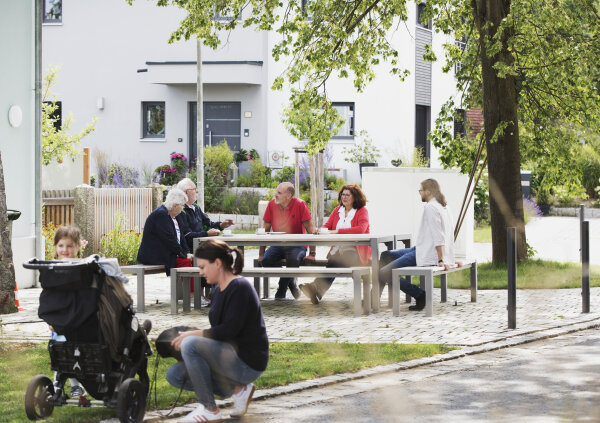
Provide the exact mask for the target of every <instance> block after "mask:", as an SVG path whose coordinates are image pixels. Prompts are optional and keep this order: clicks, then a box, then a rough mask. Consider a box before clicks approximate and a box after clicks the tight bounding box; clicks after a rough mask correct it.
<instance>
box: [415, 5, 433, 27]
mask: <svg viewBox="0 0 600 423" xmlns="http://www.w3.org/2000/svg"><path fill="white" fill-rule="evenodd" d="M424 14H425V3H419V4H418V5H417V26H420V27H421V28H427V29H431V19H430V20H429V21H428V22H427V24H423V21H422V20H421V18H422V17H423V15H424Z"/></svg>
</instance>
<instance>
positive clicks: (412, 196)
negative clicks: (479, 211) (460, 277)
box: [363, 167, 473, 258]
mask: <svg viewBox="0 0 600 423" xmlns="http://www.w3.org/2000/svg"><path fill="white" fill-rule="evenodd" d="M428 178H434V179H436V180H437V181H438V183H439V184H440V187H441V190H442V193H443V194H444V196H445V197H446V201H447V202H448V206H449V207H450V211H451V213H452V216H453V221H454V224H456V221H457V220H458V215H459V212H460V209H461V205H462V201H463V198H464V195H465V190H466V188H467V183H468V180H469V178H468V176H467V175H461V174H459V173H458V171H457V170H443V169H425V168H387V169H382V168H374V167H371V168H366V169H364V170H363V191H364V192H365V195H366V197H367V200H368V203H367V208H368V210H369V221H370V224H371V232H372V233H375V234H401V233H410V234H412V239H413V245H414V241H415V240H416V239H417V234H418V230H419V225H420V224H421V217H422V215H423V203H422V202H421V197H420V196H419V193H418V190H419V188H420V183H421V181H423V180H425V179H428ZM455 253H456V256H457V257H461V258H464V257H467V258H471V257H472V255H473V202H471V204H470V206H469V208H468V209H467V215H466V217H465V219H464V221H463V224H462V227H461V230H460V233H459V235H458V238H457V239H456V242H455Z"/></svg>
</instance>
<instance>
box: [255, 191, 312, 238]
mask: <svg viewBox="0 0 600 423" xmlns="http://www.w3.org/2000/svg"><path fill="white" fill-rule="evenodd" d="M310 219H311V216H310V211H309V210H308V206H307V205H306V203H305V202H304V201H302V200H300V199H299V198H297V197H292V201H290V204H288V206H287V207H286V208H285V209H284V208H282V207H281V206H280V205H279V204H275V200H274V199H273V200H271V201H269V204H267V209H266V210H265V215H264V216H263V220H264V221H265V222H267V223H270V224H271V229H272V230H273V231H274V232H285V233H288V234H302V233H304V232H305V230H304V226H302V222H306V221H307V220H310Z"/></svg>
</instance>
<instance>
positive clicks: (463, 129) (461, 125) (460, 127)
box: [453, 109, 467, 139]
mask: <svg viewBox="0 0 600 423" xmlns="http://www.w3.org/2000/svg"><path fill="white" fill-rule="evenodd" d="M455 114H456V115H460V117H459V118H456V117H455V118H454V128H453V130H454V139H456V138H457V136H458V135H461V136H462V137H463V138H467V111H466V110H465V109H456V110H455ZM460 119H462V122H461V121H460Z"/></svg>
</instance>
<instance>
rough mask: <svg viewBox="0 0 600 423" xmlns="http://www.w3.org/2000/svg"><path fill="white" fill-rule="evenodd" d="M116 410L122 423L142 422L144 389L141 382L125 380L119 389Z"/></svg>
mask: <svg viewBox="0 0 600 423" xmlns="http://www.w3.org/2000/svg"><path fill="white" fill-rule="evenodd" d="M117 410H118V413H119V420H120V421H121V422H122V423H138V422H140V423H141V422H142V421H143V420H144V414H146V389H145V388H144V384H143V383H142V382H140V381H139V380H137V379H135V378H129V379H125V381H124V382H123V383H122V384H121V386H120V387H119V397H118V399H117Z"/></svg>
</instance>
